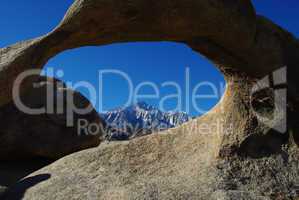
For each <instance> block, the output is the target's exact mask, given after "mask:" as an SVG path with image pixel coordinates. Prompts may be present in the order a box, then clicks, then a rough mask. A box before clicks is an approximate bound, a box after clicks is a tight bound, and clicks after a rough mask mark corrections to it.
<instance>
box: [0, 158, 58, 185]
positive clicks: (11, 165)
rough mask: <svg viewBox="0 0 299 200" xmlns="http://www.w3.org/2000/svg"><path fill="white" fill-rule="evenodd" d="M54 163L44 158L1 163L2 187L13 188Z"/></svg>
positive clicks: (0, 182) (0, 176) (0, 183)
mask: <svg viewBox="0 0 299 200" xmlns="http://www.w3.org/2000/svg"><path fill="white" fill-rule="evenodd" d="M52 162H53V160H49V159H44V158H36V159H31V160H18V161H1V162H0V186H5V187H10V186H13V185H15V184H16V183H17V182H18V181H20V180H21V179H23V178H24V177H26V176H28V175H29V174H31V173H33V172H35V171H37V170H39V169H41V168H43V167H45V166H47V165H49V164H51V163H52Z"/></svg>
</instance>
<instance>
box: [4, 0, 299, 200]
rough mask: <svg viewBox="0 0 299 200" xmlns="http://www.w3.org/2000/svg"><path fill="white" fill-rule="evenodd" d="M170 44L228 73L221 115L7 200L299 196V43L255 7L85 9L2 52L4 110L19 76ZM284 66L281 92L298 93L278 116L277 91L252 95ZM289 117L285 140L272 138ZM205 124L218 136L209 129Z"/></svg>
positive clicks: (115, 148)
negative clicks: (83, 57)
mask: <svg viewBox="0 0 299 200" xmlns="http://www.w3.org/2000/svg"><path fill="white" fill-rule="evenodd" d="M161 40H163V41H164V40H167V41H178V42H183V43H186V44H188V45H189V46H190V47H191V48H192V49H193V50H195V51H197V52H199V53H201V54H203V55H205V56H206V57H207V58H209V59H210V60H212V61H213V62H214V63H215V65H216V66H217V67H219V69H220V70H221V71H222V72H223V73H224V75H225V78H226V80H227V84H228V87H227V90H226V94H225V97H224V98H223V99H222V101H221V102H220V103H219V104H218V105H217V107H215V108H214V110H213V111H211V112H209V113H207V114H206V115H205V116H203V117H200V118H199V119H196V120H194V121H192V122H190V123H187V124H186V125H183V126H182V127H180V128H177V129H173V130H169V131H166V132H163V133H161V134H157V135H152V136H148V137H145V138H139V139H136V140H132V141H129V142H125V143H113V144H105V145H102V146H100V147H99V148H96V149H92V150H87V151H83V152H79V153H76V154H73V155H70V156H68V157H66V158H63V159H61V160H59V161H57V162H55V163H53V164H52V165H50V166H48V167H46V168H44V169H42V170H40V171H37V172H35V173H33V174H32V175H30V176H28V177H27V178H25V179H23V180H21V181H20V182H19V183H18V184H16V185H15V187H12V188H10V192H8V193H7V194H6V198H7V199H11V198H14V197H17V198H20V197H22V198H24V199H49V198H50V199H196V200H198V199H219V198H223V199H275V200H276V199H295V198H296V197H298V196H299V195H298V185H299V180H298V171H299V170H298V169H299V166H298V144H299V141H298V138H299V137H298V128H299V127H298V119H297V116H298V105H299V102H298V85H299V84H298V78H297V77H296V76H297V74H298V71H299V68H298V67H297V65H298V63H299V56H298V55H299V42H298V40H297V39H296V38H295V37H293V36H292V35H291V34H290V33H288V32H287V31H285V30H283V29H282V28H280V27H278V26H277V25H275V24H274V23H272V22H271V21H269V20H268V19H266V18H264V17H262V16H257V15H256V13H255V10H254V8H253V6H252V5H251V2H250V1H249V0H245V1H244V0H237V1H220V0H213V1H205V0H186V1H181V0H173V1H153V0H142V1H141V0H140V1H135V0H132V1H121V0H111V1H104V0H77V1H75V2H74V4H73V5H72V7H71V8H70V9H69V11H68V12H67V14H66V16H65V18H64V19H63V21H62V22H61V23H60V24H59V26H58V27H57V28H56V29H55V30H54V31H53V32H51V33H49V34H48V35H46V36H42V37H40V38H38V39H34V40H31V41H27V42H22V43H19V44H16V45H14V46H12V47H8V48H4V49H1V50H0V71H1V73H0V85H1V86H2V87H1V90H0V104H2V105H3V104H5V103H7V102H10V101H11V95H10V94H11V92H10V91H11V88H12V87H13V81H14V80H15V78H16V77H17V75H18V74H19V73H21V72H23V71H24V70H26V69H31V68H41V67H42V66H43V65H44V63H45V62H46V61H47V60H48V59H49V58H51V57H53V56H55V55H56V54H57V53H59V52H61V51H64V50H67V49H70V48H76V47H80V46H85V45H104V44H110V43H115V42H129V41H161ZM32 55H34V56H32ZM284 66H287V69H288V77H287V83H288V84H287V86H286V84H285V83H286V80H284V79H285V77H283V75H284V73H274V78H275V77H276V76H275V75H277V74H278V75H279V76H281V77H280V78H279V79H278V83H282V86H284V87H287V88H288V89H289V90H288V99H287V102H285V103H286V104H287V105H288V107H287V109H288V112H287V113H285V112H279V113H277V112H274V111H273V108H274V107H275V106H276V102H275V98H274V97H275V95H273V93H272V92H271V91H274V89H276V88H268V92H264V93H262V94H263V95H261V97H260V96H259V95H257V99H252V98H251V97H252V88H254V86H255V85H256V83H257V81H258V80H259V79H261V78H263V77H265V76H267V75H270V74H271V75H273V74H272V72H274V71H275V70H277V69H280V68H282V67H284ZM278 72H280V71H278ZM271 77H272V76H271ZM276 78H277V77H276ZM272 82H274V83H276V82H275V81H272ZM31 83H32V80H30V79H29V80H28V81H27V82H26V83H25V84H23V86H22V91H23V92H24V93H25V92H26V90H27V89H28V88H29V86H30V84H31ZM269 91H270V92H269ZM264 99H268V100H269V101H267V103H264V102H263V100H264ZM253 101H254V102H253ZM273 102H274V103H273ZM273 113H274V115H278V118H275V119H276V120H272V124H271V126H270V127H269V124H268V125H265V124H264V123H263V122H262V121H261V120H260V119H259V118H258V117H257V115H263V116H271V115H273ZM287 117H288V123H287V131H286V132H285V133H281V132H278V131H275V130H274V129H272V128H274V127H275V126H276V125H277V124H279V123H280V122H281V121H283V120H284V119H286V118H287ZM217 122H219V123H217ZM202 124H204V125H205V126H204V127H209V128H210V129H209V130H207V129H204V130H203V129H202V127H200V126H201V125H202ZM217 124H218V125H220V127H219V126H218V125H217ZM32 182H33V183H32ZM28 183H29V184H28ZM33 185H34V186H33ZM16 195H17V196H16Z"/></svg>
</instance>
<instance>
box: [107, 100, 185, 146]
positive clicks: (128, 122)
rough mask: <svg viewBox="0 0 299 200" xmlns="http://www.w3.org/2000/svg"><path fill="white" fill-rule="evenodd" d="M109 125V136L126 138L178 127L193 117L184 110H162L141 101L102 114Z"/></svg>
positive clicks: (115, 138) (114, 138) (113, 138)
mask: <svg viewBox="0 0 299 200" xmlns="http://www.w3.org/2000/svg"><path fill="white" fill-rule="evenodd" d="M101 116H102V118H103V119H104V120H105V121H106V123H107V125H108V127H109V131H108V132H109V133H108V138H109V139H111V140H126V139H130V138H133V137H138V136H142V135H147V134H151V133H153V132H157V131H161V130H166V129H169V128H174V127H177V126H179V125H181V124H183V123H185V122H187V121H189V120H190V119H191V117H189V116H188V114H187V113H184V112H162V111H161V110H159V109H157V108H155V107H153V106H150V105H148V104H147V103H145V102H140V103H137V104H134V105H132V106H129V107H126V108H121V109H116V110H113V111H109V112H107V113H103V114H101Z"/></svg>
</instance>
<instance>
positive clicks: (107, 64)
mask: <svg viewBox="0 0 299 200" xmlns="http://www.w3.org/2000/svg"><path fill="white" fill-rule="evenodd" d="M45 74H46V75H47V76H50V77H55V78H57V79H60V80H62V81H64V82H65V83H66V84H67V85H68V87H70V88H73V89H74V90H76V91H79V92H81V93H82V94H83V95H84V96H86V97H87V98H88V99H89V100H90V101H91V103H92V104H93V105H94V107H95V108H96V110H97V111H98V112H99V113H100V114H101V116H102V117H103V118H104V119H105V121H106V122H107V124H108V125H109V127H112V128H111V130H112V132H113V134H114V136H111V135H110V136H111V137H110V139H117V140H126V139H129V138H132V137H135V136H141V135H146V134H149V133H153V132H157V131H161V130H164V129H167V128H173V127H176V126H179V125H181V124H182V123H185V122H187V121H189V120H191V119H192V118H195V117H197V116H200V115H203V114H205V113H206V112H208V111H209V110H210V109H211V108H213V107H214V106H215V105H216V104H217V103H218V102H219V100H220V99H221V97H222V95H223V93H224V91H225V87H226V85H225V80H224V77H223V75H222V73H221V72H220V71H219V70H218V69H217V68H216V67H215V66H214V65H213V64H212V63H211V62H209V61H208V60H207V59H206V58H203V57H202V56H201V55H200V54H198V53H196V52H194V51H193V50H192V49H191V48H189V47H188V46H187V45H184V44H180V43H175V42H136V43H124V44H112V45H106V46H101V47H82V48H78V49H74V50H69V51H66V52H63V53H61V54H59V55H58V56H56V57H54V58H52V59H51V60H50V61H49V62H48V64H47V65H46V67H45V68H44V70H43V75H45ZM124 124H125V125H124ZM128 124H129V126H127V125H128ZM113 134H112V135H113Z"/></svg>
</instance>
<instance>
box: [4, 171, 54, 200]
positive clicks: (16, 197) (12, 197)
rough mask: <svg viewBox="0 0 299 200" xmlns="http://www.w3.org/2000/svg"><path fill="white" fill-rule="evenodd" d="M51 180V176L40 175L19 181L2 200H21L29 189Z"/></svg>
mask: <svg viewBox="0 0 299 200" xmlns="http://www.w3.org/2000/svg"><path fill="white" fill-rule="evenodd" d="M49 178H51V175H50V174H39V175H36V176H33V177H28V178H25V179H23V180H21V181H19V182H18V183H17V184H16V185H15V186H14V187H12V188H10V189H9V190H8V191H7V192H6V193H5V194H4V195H3V196H2V197H0V198H1V199H3V200H5V199H7V200H8V199H9V200H21V199H23V197H24V194H25V192H26V190H27V189H29V188H31V187H33V186H35V185H37V184H39V183H41V182H43V181H46V180H48V179H49Z"/></svg>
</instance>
